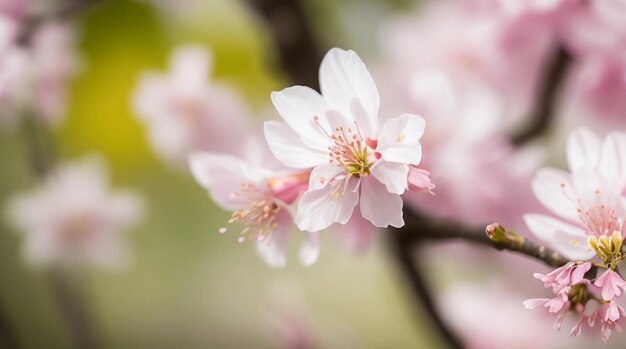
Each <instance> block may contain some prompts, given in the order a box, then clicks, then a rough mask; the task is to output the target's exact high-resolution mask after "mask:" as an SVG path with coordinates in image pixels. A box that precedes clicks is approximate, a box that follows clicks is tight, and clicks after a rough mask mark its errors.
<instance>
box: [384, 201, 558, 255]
mask: <svg viewBox="0 0 626 349" xmlns="http://www.w3.org/2000/svg"><path fill="white" fill-rule="evenodd" d="M407 216H408V217H407V222H406V225H405V226H404V227H402V228H401V229H396V230H394V234H395V235H397V236H399V237H398V239H401V240H402V241H404V242H405V243H407V244H415V243H418V242H420V241H421V240H463V241H467V242H471V243H474V244H479V245H484V246H487V247H495V248H496V249H498V250H507V251H512V252H516V253H520V254H523V255H526V256H528V257H532V258H535V259H537V260H540V261H542V262H544V263H545V264H547V265H549V266H552V267H560V266H563V265H565V264H566V263H567V262H569V259H567V258H565V257H563V256H562V255H560V254H559V253H557V252H555V251H554V250H552V249H550V248H548V247H546V246H541V245H538V244H536V243H534V242H532V241H530V240H528V239H526V238H525V237H524V236H522V235H520V234H518V233H516V232H513V231H510V230H506V229H504V228H503V227H501V226H500V225H498V224H492V225H490V226H489V227H488V229H484V228H469V227H467V226H464V225H462V224H458V223H456V222H449V221H444V220H437V219H433V218H427V217H424V216H421V215H420V214H418V213H415V212H413V213H412V214H410V215H407ZM490 227H491V228H493V229H495V228H496V227H497V229H495V231H494V230H493V229H492V233H491V234H490V233H489V228H490Z"/></svg>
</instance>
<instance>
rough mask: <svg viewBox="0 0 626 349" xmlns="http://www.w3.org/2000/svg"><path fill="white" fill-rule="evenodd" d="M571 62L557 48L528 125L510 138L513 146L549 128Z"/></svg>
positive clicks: (569, 58)
mask: <svg viewBox="0 0 626 349" xmlns="http://www.w3.org/2000/svg"><path fill="white" fill-rule="evenodd" d="M571 61H572V59H571V57H570V56H569V55H568V53H567V52H566V51H565V49H564V48H563V47H561V46H559V47H557V49H556V51H555V53H554V56H553V57H552V59H551V61H550V62H549V64H548V66H547V67H546V69H545V72H544V74H543V75H542V76H545V79H544V80H543V85H542V86H541V88H540V89H539V91H538V95H537V98H536V100H537V103H536V104H535V107H534V109H533V111H532V112H531V117H530V123H529V124H528V125H527V127H525V128H524V129H522V130H520V132H518V133H517V134H515V135H513V136H512V137H511V142H512V143H513V144H514V145H515V146H522V145H524V144H526V143H528V142H529V141H531V140H533V139H535V138H537V136H539V135H541V134H542V133H544V132H545V131H546V130H547V129H549V128H550V126H551V124H552V120H553V119H554V114H555V113H554V109H555V108H556V104H557V102H558V92H559V88H560V87H561V85H562V84H563V81H564V80H565V76H566V73H567V70H568V67H569V65H570V63H571Z"/></svg>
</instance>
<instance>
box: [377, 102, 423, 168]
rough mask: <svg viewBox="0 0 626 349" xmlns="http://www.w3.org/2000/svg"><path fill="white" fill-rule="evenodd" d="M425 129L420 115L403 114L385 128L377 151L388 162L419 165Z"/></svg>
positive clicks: (389, 121) (389, 122)
mask: <svg viewBox="0 0 626 349" xmlns="http://www.w3.org/2000/svg"><path fill="white" fill-rule="evenodd" d="M424 127H425V122H424V119H422V117H420V116H418V115H412V114H402V115H400V116H399V117H397V118H395V119H390V120H388V121H387V122H386V123H385V125H384V126H383V131H382V133H381V135H380V137H379V139H378V147H377V148H376V150H377V151H378V152H380V154H381V155H382V158H383V159H385V160H387V161H391V162H400V163H405V164H411V165H417V164H419V162H420V161H421V159H422V147H421V145H420V142H419V140H420V138H421V137H422V135H423V134H424Z"/></svg>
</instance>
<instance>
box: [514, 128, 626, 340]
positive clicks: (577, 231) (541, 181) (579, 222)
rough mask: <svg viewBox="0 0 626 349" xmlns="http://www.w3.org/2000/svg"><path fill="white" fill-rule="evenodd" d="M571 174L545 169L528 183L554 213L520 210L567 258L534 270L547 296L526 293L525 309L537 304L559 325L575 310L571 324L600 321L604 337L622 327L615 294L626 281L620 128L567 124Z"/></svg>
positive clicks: (625, 180) (625, 140) (625, 154)
mask: <svg viewBox="0 0 626 349" xmlns="http://www.w3.org/2000/svg"><path fill="white" fill-rule="evenodd" d="M567 160H568V164H569V169H570V171H571V172H570V173H567V172H564V171H561V170H557V169H553V168H545V169H542V170H540V171H539V172H538V173H537V176H536V177H535V179H534V181H533V183H532V186H533V191H534V193H535V195H536V196H537V199H539V201H540V202H541V203H542V204H543V205H544V206H545V207H546V208H547V209H548V210H550V211H551V212H552V213H553V214H555V215H556V216H557V217H558V218H555V217H553V216H548V215H543V214H528V215H525V217H524V218H525V220H526V223H527V224H528V227H529V229H530V230H531V231H532V232H533V233H534V234H535V236H537V237H538V238H539V239H541V240H542V241H544V242H546V243H548V244H549V245H550V246H551V247H553V248H554V249H555V250H556V251H558V252H560V253H562V254H563V255H564V256H566V257H567V258H570V259H572V260H573V262H569V263H567V264H566V265H564V266H562V267H560V268H558V269H556V270H554V271H552V272H550V273H548V274H546V275H542V274H535V278H537V279H539V280H541V281H542V282H543V283H544V286H545V287H546V288H550V289H552V292H553V293H554V298H540V299H529V300H527V301H525V302H524V305H525V306H526V307H527V308H530V309H532V308H536V307H540V306H543V307H545V308H546V309H547V310H548V311H549V312H550V313H554V314H556V315H557V320H556V323H555V328H557V329H559V328H560V327H561V325H562V323H563V321H564V319H565V317H566V315H567V314H568V313H570V312H574V313H576V314H577V315H578V316H579V321H578V322H577V324H576V326H575V327H574V328H573V329H572V330H571V334H572V335H574V336H576V335H578V334H580V333H581V331H582V328H583V327H584V326H585V325H587V326H589V327H595V326H596V325H597V326H599V327H600V329H601V333H602V339H603V340H604V341H607V340H608V339H609V337H610V336H611V334H612V332H613V331H614V330H617V331H619V332H621V331H622V327H621V325H620V323H621V322H623V319H624V316H625V315H626V313H624V309H623V308H622V307H621V306H620V305H619V298H620V296H621V295H622V293H623V290H624V289H626V281H624V279H623V278H622V276H621V275H620V273H619V270H618V266H619V264H620V262H621V261H622V260H623V259H624V258H626V254H624V251H623V249H622V245H623V240H624V236H625V235H624V234H625V232H624V218H626V210H625V208H626V207H625V206H624V205H625V204H626V201H625V200H626V198H625V197H624V193H625V190H626V134H624V133H617V132H616V133H612V134H610V135H609V136H607V137H606V138H605V139H604V140H603V141H601V140H600V139H599V138H598V137H597V136H596V135H595V134H593V133H592V132H591V131H589V130H587V129H584V128H581V129H578V130H576V131H574V132H573V133H572V134H571V135H570V136H569V139H568V142H567Z"/></svg>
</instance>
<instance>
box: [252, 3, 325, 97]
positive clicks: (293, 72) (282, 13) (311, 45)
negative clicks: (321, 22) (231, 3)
mask: <svg viewBox="0 0 626 349" xmlns="http://www.w3.org/2000/svg"><path fill="white" fill-rule="evenodd" d="M249 3H250V4H251V5H252V7H253V8H254V9H255V10H256V11H257V13H258V14H259V15H260V16H261V17H262V18H263V19H264V20H265V21H266V22H267V25H268V29H269V31H270V33H271V34H272V37H273V41H274V45H275V47H276V51H277V52H278V63H279V65H280V67H281V68H282V70H283V71H284V72H285V73H286V74H287V75H288V76H289V77H290V78H291V80H292V83H294V84H296V85H303V86H309V87H311V88H314V89H318V90H319V82H318V76H317V70H318V68H319V64H320V61H321V60H322V51H321V48H320V46H319V43H318V41H317V39H316V37H315V34H314V32H313V29H312V27H311V25H310V21H309V19H308V18H307V17H306V15H305V12H304V9H303V6H302V2H301V1H299V0H249Z"/></svg>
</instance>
